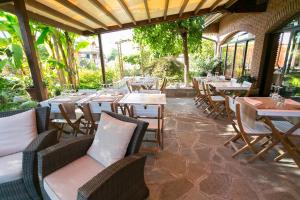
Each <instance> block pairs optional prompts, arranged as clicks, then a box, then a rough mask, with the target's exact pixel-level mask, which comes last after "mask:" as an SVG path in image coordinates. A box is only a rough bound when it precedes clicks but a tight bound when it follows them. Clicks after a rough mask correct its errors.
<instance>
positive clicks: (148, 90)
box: [139, 78, 167, 94]
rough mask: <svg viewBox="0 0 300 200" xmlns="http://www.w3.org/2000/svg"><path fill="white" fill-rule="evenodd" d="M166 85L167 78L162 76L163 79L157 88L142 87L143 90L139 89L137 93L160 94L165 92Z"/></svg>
mask: <svg viewBox="0 0 300 200" xmlns="http://www.w3.org/2000/svg"><path fill="white" fill-rule="evenodd" d="M166 87H167V79H166V78H164V79H163V82H162V85H161V87H160V89H159V90H157V89H146V90H145V89H144V90H139V93H145V94H162V93H165V90H166Z"/></svg>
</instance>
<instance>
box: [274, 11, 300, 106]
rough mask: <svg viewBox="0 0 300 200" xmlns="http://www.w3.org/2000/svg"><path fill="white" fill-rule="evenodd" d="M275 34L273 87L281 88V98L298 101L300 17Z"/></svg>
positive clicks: (299, 95) (299, 91) (299, 92)
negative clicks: (276, 42)
mask: <svg viewBox="0 0 300 200" xmlns="http://www.w3.org/2000/svg"><path fill="white" fill-rule="evenodd" d="M275 34H279V39H278V47H277V54H276V60H275V65H274V73H273V85H277V86H281V90H280V94H281V95H282V96H284V97H286V98H292V99H294V100H296V101H300V17H299V16H298V17H296V18H295V19H293V20H291V21H290V22H289V23H288V24H287V25H285V26H284V27H283V28H282V29H280V30H278V31H276V32H275Z"/></svg>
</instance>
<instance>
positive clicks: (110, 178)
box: [38, 111, 149, 200]
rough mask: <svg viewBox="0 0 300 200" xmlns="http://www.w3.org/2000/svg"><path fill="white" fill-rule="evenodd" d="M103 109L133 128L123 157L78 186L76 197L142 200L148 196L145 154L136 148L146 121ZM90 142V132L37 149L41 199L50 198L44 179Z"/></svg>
mask: <svg viewBox="0 0 300 200" xmlns="http://www.w3.org/2000/svg"><path fill="white" fill-rule="evenodd" d="M103 112H105V113H107V114H109V115H110V116H112V117H114V118H116V119H119V120H122V121H125V122H130V123H136V124H137V127H136V129H135V131H134V133H133V136H132V138H131V141H130V142H129V145H128V148H127V152H126V155H125V158H124V159H122V160H120V161H117V162H116V163H114V164H112V165H111V166H109V167H107V168H105V169H104V170H103V171H101V172H100V173H99V174H97V175H96V176H95V177H93V178H92V179H91V180H89V181H88V182H87V183H85V184H84V185H83V186H82V187H80V188H79V190H78V194H77V199H80V200H83V199H89V200H90V199H95V200H98V199H105V200H114V199H118V200H122V199H124V200H125V199H126V200H128V199H131V200H141V199H145V198H146V197H147V196H148V195H149V190H148V188H147V186H146V184H145V181H144V165H145V160H146V157H145V156H143V155H141V154H137V153H138V151H139V149H140V146H141V143H142V140H143V137H144V135H145V131H146V129H147V127H148V123H147V122H143V121H140V120H136V119H133V118H129V117H126V116H123V115H119V114H116V113H112V112H107V111H103ZM92 142H93V136H92V135H89V136H83V137H79V138H75V139H73V140H71V141H67V142H64V143H59V144H57V145H55V146H53V147H51V148H48V149H45V150H43V151H41V152H39V154H38V163H39V164H38V171H39V178H40V186H41V189H42V193H43V198H44V199H46V200H47V199H50V198H49V196H48V194H47V192H46V190H45V188H44V186H43V180H44V178H45V177H46V176H48V175H49V174H51V173H53V172H55V171H56V170H58V169H60V168H62V167H64V166H66V165H68V164H70V163H72V162H73V161H75V160H77V159H79V158H81V157H82V156H84V155H86V153H87V150H88V149H89V147H90V146H91V144H92ZM79 173H80V172H79Z"/></svg>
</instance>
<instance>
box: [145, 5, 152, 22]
mask: <svg viewBox="0 0 300 200" xmlns="http://www.w3.org/2000/svg"><path fill="white" fill-rule="evenodd" d="M144 5H145V9H146V12H147V17H148V21H149V22H151V16H150V11H149V6H148V0H144Z"/></svg>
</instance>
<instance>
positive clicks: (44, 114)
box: [0, 107, 50, 133]
mask: <svg viewBox="0 0 300 200" xmlns="http://www.w3.org/2000/svg"><path fill="white" fill-rule="evenodd" d="M28 110H30V109H25V110H14V111H8V112H0V118H2V117H9V116H12V115H16V114H19V113H22V112H25V111H28ZM35 114H36V126H37V131H38V133H42V132H44V131H47V130H48V129H49V118H50V108H49V107H37V108H35Z"/></svg>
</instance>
